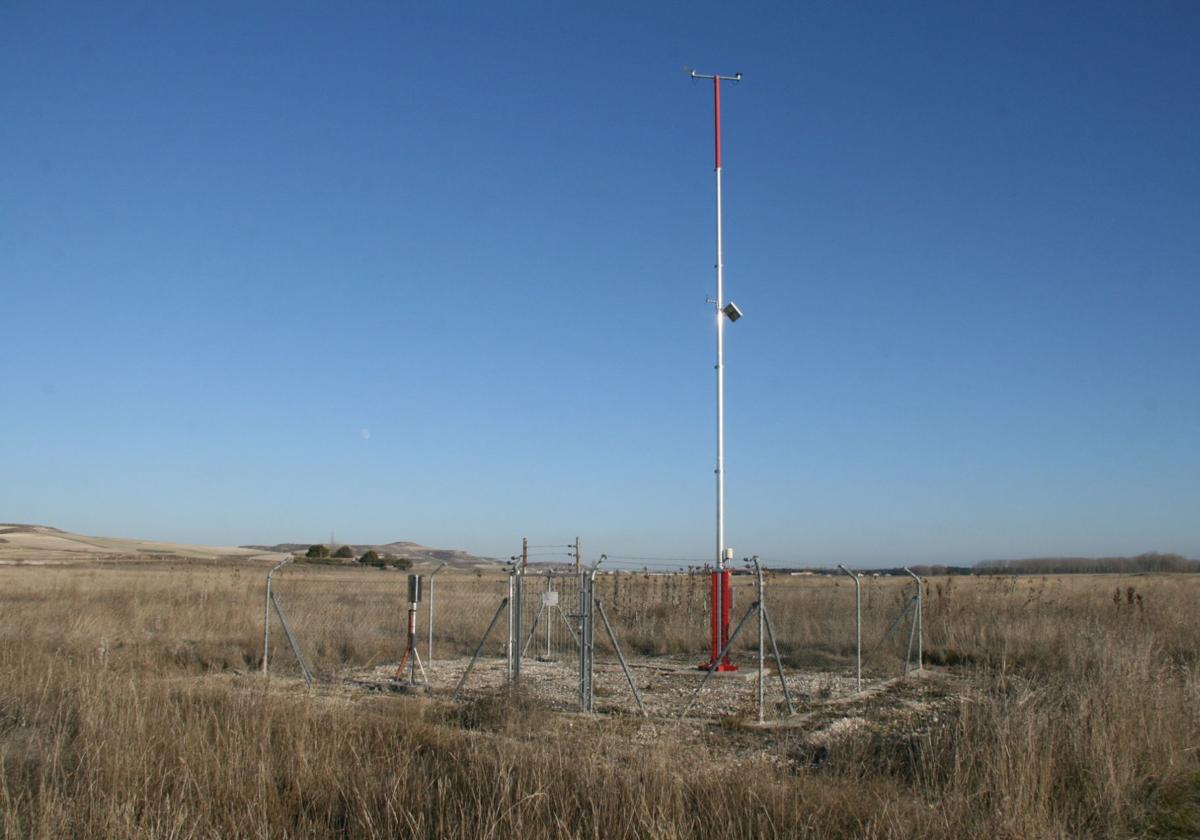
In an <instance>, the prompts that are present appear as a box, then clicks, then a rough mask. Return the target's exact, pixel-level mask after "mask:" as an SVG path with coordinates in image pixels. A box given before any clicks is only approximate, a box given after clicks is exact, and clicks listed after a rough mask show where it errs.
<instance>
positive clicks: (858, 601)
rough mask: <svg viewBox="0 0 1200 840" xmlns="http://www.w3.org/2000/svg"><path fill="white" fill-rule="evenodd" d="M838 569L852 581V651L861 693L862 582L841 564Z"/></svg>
mask: <svg viewBox="0 0 1200 840" xmlns="http://www.w3.org/2000/svg"><path fill="white" fill-rule="evenodd" d="M838 568H839V569H841V570H842V571H843V572H845V573H846V574H848V575H850V577H851V578H853V579H854V649H855V659H856V660H857V665H858V668H857V672H856V679H857V686H858V688H857V690H858V691H860V692H861V691H862V582H861V581H860V580H859V576H858V575H856V574H855V573H854V572H852V571H850V570H849V569H847V568H846V567H845V566H843V565H842V564H841V563H838Z"/></svg>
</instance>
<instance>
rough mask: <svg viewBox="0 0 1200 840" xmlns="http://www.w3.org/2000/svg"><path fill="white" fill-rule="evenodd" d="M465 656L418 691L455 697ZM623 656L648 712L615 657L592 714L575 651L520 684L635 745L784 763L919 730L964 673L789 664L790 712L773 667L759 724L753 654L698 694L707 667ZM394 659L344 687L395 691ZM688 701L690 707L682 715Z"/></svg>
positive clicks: (474, 675)
mask: <svg viewBox="0 0 1200 840" xmlns="http://www.w3.org/2000/svg"><path fill="white" fill-rule="evenodd" d="M468 661H469V660H468V659H467V658H465V657H464V658H461V659H445V660H443V659H439V660H437V661H436V662H435V663H434V664H433V667H432V668H427V670H426V676H427V677H428V685H429V689H428V691H427V692H421V693H420V694H419V695H418V696H420V697H423V698H427V699H428V700H429V701H432V702H442V703H445V702H449V701H451V699H452V697H453V695H454V691H455V688H456V686H457V685H458V683H459V681H460V680H461V678H462V676H463V673H464V671H465V670H466V668H467V664H468ZM629 664H630V670H631V673H632V674H633V677H634V683H635V684H636V685H637V688H638V691H639V693H640V694H641V698H642V702H643V705H644V706H645V709H646V715H645V716H642V715H641V714H640V713H639V712H638V707H637V704H636V702H635V701H634V699H633V695H632V692H631V691H630V688H629V684H628V682H627V680H626V678H625V675H624V672H623V671H622V669H621V667H620V665H619V663H617V662H597V663H596V666H595V674H594V678H593V679H594V685H595V713H594V714H591V715H584V714H582V713H581V712H580V710H579V694H578V666H577V663H576V662H575V661H573V660H568V661H560V662H539V661H536V660H530V659H527V660H524V661H523V662H522V666H521V674H522V677H521V684H522V689H523V692H524V696H525V698H526V700H527V702H532V703H533V704H535V705H536V706H537V707H540V708H542V709H548V710H552V713H559V714H561V716H562V717H561V719H560V722H561V723H562V725H567V726H571V725H576V724H573V723H572V721H575V722H577V723H578V722H580V721H582V724H581V725H584V726H595V727H599V728H601V729H606V730H608V731H609V732H611V733H614V734H615V733H617V732H620V733H621V735H622V736H623V739H624V738H627V739H628V740H627V742H626V743H627V744H628V745H629V746H631V747H633V748H636V747H637V745H639V744H641V745H643V746H648V745H661V744H662V743H664V742H665V741H664V739H666V741H670V742H675V743H680V744H682V743H691V744H693V746H703V748H704V749H705V750H706V751H709V752H712V753H719V754H722V755H726V756H729V757H733V758H735V759H737V760H762V761H767V762H770V763H772V764H779V765H783V766H796V765H806V764H812V763H819V762H820V761H822V760H823V757H824V756H825V755H827V754H828V752H829V750H830V748H832V747H833V746H835V744H836V743H837V742H838V741H839V740H841V739H844V738H847V737H852V736H857V737H862V736H871V735H877V736H880V737H882V738H884V739H906V738H911V737H914V736H918V735H919V734H920V732H922V731H924V730H926V729H927V728H928V727H930V726H932V725H934V724H936V723H937V722H938V720H939V719H943V720H944V718H945V716H948V715H953V714H955V713H956V709H957V708H958V704H959V703H960V702H961V697H962V695H963V694H964V693H965V689H966V686H965V683H964V682H963V681H962V680H961V679H960V678H958V677H956V676H955V675H954V674H953V673H951V672H949V671H946V670H924V671H921V672H917V673H913V674H910V675H909V676H908V677H907V678H901V677H893V678H889V679H882V678H879V677H872V678H867V677H866V676H864V679H863V690H862V692H858V691H856V690H855V680H854V678H853V676H846V675H845V674H844V673H833V672H829V671H821V670H807V671H796V672H789V673H788V674H787V686H788V691H789V693H790V694H791V698H792V703H793V707H794V714H788V710H787V706H786V704H785V702H784V699H783V693H782V690H781V686H780V682H779V677H778V673H777V672H776V671H775V670H774V669H769V670H767V671H766V672H765V674H764V676H765V680H766V682H765V687H764V718H765V722H764V723H763V724H761V725H760V724H758V722H757V717H758V716H757V702H756V701H757V670H756V669H755V668H754V663H753V662H751V663H748V669H747V670H742V671H738V672H736V673H733V674H721V675H713V677H712V679H710V680H708V682H707V683H706V684H705V685H704V687H703V691H701V692H700V693H699V694H697V693H696V692H697V688H699V687H700V684H701V682H702V680H703V677H704V672H702V671H700V670H698V669H697V668H696V663H695V662H693V661H692V660H691V659H689V658H684V657H653V658H645V659H637V658H635V659H633V660H631V661H630V663H629ZM395 667H396V666H395V664H391V665H381V666H378V667H375V668H371V669H364V670H362V671H359V672H356V673H354V674H352V675H348V676H347V677H346V679H345V680H344V682H343V683H342V688H343V689H344V690H347V691H349V692H351V693H360V692H386V693H392V692H393V691H396V690H397V687H398V686H399V685H400V684H402V682H403V681H396V680H395V679H394V675H395ZM744 667H745V666H744ZM505 670H506V669H505V662H504V660H500V659H488V660H480V661H479V662H477V663H476V666H475V668H474V669H473V670H472V672H471V674H470V676H469V677H468V679H467V681H466V683H465V684H464V686H463V688H462V689H461V690H460V691H459V694H458V696H457V698H456V703H458V704H469V703H472V702H481V701H482V702H486V701H487V700H488V698H494V697H497V696H499V695H500V694H501V692H502V690H503V688H504V686H505V685H506V681H505ZM418 678H419V672H418ZM693 698H694V699H693ZM689 701H691V706H690V708H688V711H687V713H686V715H681V712H683V710H684V709H685V707H688V704H689ZM555 716H556V717H557V715H555ZM714 733H715V734H717V737H715V738H714Z"/></svg>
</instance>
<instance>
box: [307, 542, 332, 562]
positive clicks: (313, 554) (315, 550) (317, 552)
mask: <svg viewBox="0 0 1200 840" xmlns="http://www.w3.org/2000/svg"><path fill="white" fill-rule="evenodd" d="M304 556H305V557H307V558H309V559H310V560H323V559H324V558H326V557H328V556H329V546H327V545H310V546H309V547H308V552H307V553H306V554H305V555H304Z"/></svg>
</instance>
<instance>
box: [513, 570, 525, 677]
mask: <svg viewBox="0 0 1200 840" xmlns="http://www.w3.org/2000/svg"><path fill="white" fill-rule="evenodd" d="M514 578H515V580H516V586H517V591H516V600H515V601H514V602H513V616H514V617H513V628H514V635H513V641H514V642H515V643H516V644H517V645H520V642H521V606H522V602H523V601H524V600H525V567H524V566H522V567H521V568H519V569H517V573H516V575H515V576H514ZM524 653H525V651H524V650H522V649H521V648H520V647H519V646H518V647H517V649H516V651H514V653H513V672H512V681H513V685H516V684H517V683H519V682H520V681H521V656H522V654H524Z"/></svg>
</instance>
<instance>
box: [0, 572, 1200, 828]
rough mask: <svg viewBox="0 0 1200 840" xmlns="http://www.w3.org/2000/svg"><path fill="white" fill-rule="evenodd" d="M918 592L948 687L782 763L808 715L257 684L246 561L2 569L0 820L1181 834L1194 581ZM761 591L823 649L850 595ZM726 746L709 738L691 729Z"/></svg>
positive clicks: (833, 648)
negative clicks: (718, 720)
mask: <svg viewBox="0 0 1200 840" xmlns="http://www.w3.org/2000/svg"><path fill="white" fill-rule="evenodd" d="M377 580H382V579H377ZM847 583H848V581H847ZM379 585H381V586H382V585H386V586H389V587H390V586H393V585H395V584H394V583H392V582H390V581H389V582H387V583H386V584H384V583H380V584H379ZM621 585H622V586H625V585H628V587H629V588H628V589H627V590H626V592H625V593H624V594H623V595H621V596H620V597H624V598H628V599H629V601H628V606H624V605H619V606H617V608H616V609H619V610H620V611H621V614H622V621H624V622H626V623H627V625H628V626H627V632H628V633H629V634H630V635H631V636H632V635H634V634H635V633H636V632H638V622H639V621H640V622H642V627H643V630H642V632H645V633H646V634H647V638H651V639H652V634H651V630H650V629H647V628H653V627H654V626H655V622H663V621H667V622H669V616H662V615H658V614H656V612H655V609H654V603H653V602H654V599H655V598H656V597H657V594H656V593H655V592H654V591H653V590H652V589H650V588H649V587H647V591H643V592H640V593H639V591H638V588H637V587H638V584H637V583H636V581H635V580H634V579H632V578H630V579H629V580H625V581H622V584H621ZM889 585H890V584H888V583H887V582H885V583H883V584H879V589H878V590H876V592H875V595H876V596H877V601H876V603H877V604H879V607H878V610H879V616H880V618H879V623H878V624H873V625H872V627H881V626H882V623H883V622H884V621H886V620H887V617H888V613H887V610H886V609H885V607H886V606H887V605H888V604H889V603H892V601H891V599H892V598H893V596H895V595H896V594H897V592H898V591H899V590H897V591H893V590H892V589H890V588H889ZM929 585H930V589H929V591H928V592H927V593H926V625H927V630H928V634H929V643H928V646H927V649H928V650H929V651H930V654H931V658H933V659H939V658H940V659H944V660H946V661H949V660H953V661H954V662H956V663H957V664H956V665H955V668H956V669H957V670H956V673H958V674H960V675H961V677H962V683H963V684H964V686H965V690H964V691H963V693H962V696H961V698H960V699H958V700H957V701H956V702H954V703H953V704H951V705H950V706H949V707H941V709H940V711H939V712H938V713H937V716H936V717H934V716H933V715H925V716H922V715H920V714H918V715H917V716H915V717H914V718H913V722H912V724H911V725H909V726H906V727H904V728H900V729H895V728H892V729H883V730H878V729H871V728H866V729H865V730H863V731H861V732H860V733H859V734H852V735H849V736H847V737H845V738H843V739H841V740H839V741H836V742H833V743H832V744H831V746H830V748H829V753H828V756H827V758H826V759H825V760H822V761H820V762H812V761H808V760H797V761H794V762H792V763H790V764H788V763H786V762H781V761H778V760H768V759H770V758H772V757H773V758H775V759H779V758H787V757H789V756H791V757H796V756H799V755H801V754H802V753H803V749H804V732H803V730H802V729H801V730H799V731H797V732H796V733H794V734H779V733H775V734H766V735H747V734H740V735H728V736H726V735H721V734H720V733H719V732H717V731H715V730H714V731H702V732H700V733H697V732H696V731H695V729H694V728H689V727H679V726H676V725H674V724H669V723H665V722H661V721H660V722H651V723H649V724H643V723H639V722H636V721H631V720H592V721H589V720H587V719H584V718H580V717H576V716H567V717H561V716H553V715H550V714H549V713H547V712H545V711H543V710H540V709H538V708H537V707H531V706H529V705H523V704H522V703H520V702H519V701H515V700H508V699H504V698H496V699H494V700H491V701H489V700H486V699H485V700H483V701H475V703H474V706H472V707H468V708H455V707H451V706H447V705H444V704H442V703H441V702H438V701H433V702H430V701H425V700H419V699H400V698H393V697H383V696H375V695H368V696H364V695H355V694H348V693H342V692H328V691H316V692H311V693H309V692H304V691H299V690H295V689H288V688H285V689H283V690H281V689H280V687H279V684H278V683H275V684H274V687H272V686H271V685H268V684H267V683H266V682H265V681H263V680H262V679H260V678H259V677H257V676H256V675H254V674H253V673H252V672H253V669H254V668H255V666H256V664H257V661H258V655H259V651H258V647H259V644H260V632H261V628H260V622H261V610H262V590H261V575H260V574H259V573H258V571H257V570H255V572H254V574H250V573H249V572H248V571H247V570H245V569H241V570H234V569H220V568H206V569H188V568H186V567H180V568H173V569H159V570H138V571H130V570H120V569H104V570H84V571H80V570H53V569H42V570H38V569H6V570H0V825H3V831H4V834H5V836H6V837H14V838H15V837H22V838H23V837H145V838H166V837H178V838H191V837H197V838H199V837H276V838H278V837H385V836H386V837H395V836H416V837H466V836H470V837H472V838H480V837H523V838H524V837H532V838H539V837H605V838H608V837H730V838H732V837H748V836H763V837H823V838H850V837H880V838H902V837H904V838H907V837H917V836H921V837H929V838H961V837H999V838H1018V837H1020V838H1026V837H1027V838H1068V837H1072V838H1073V837H1096V838H1115V837H1133V836H1159V837H1168V836H1178V837H1184V836H1195V832H1196V831H1197V829H1200V824H1198V823H1197V822H1196V819H1197V814H1198V813H1200V811H1198V810H1197V806H1196V802H1197V793H1198V791H1200V787H1198V786H1197V779H1198V778H1200V759H1198V758H1197V748H1198V747H1200V717H1198V712H1197V710H1198V709H1200V704H1198V703H1197V701H1198V700H1200V672H1198V670H1197V657H1196V651H1197V649H1198V646H1200V630H1198V629H1197V628H1196V624H1195V622H1194V620H1193V617H1194V615H1195V614H1196V606H1197V601H1198V600H1200V598H1198V596H1200V580H1196V579H1193V578H1190V577H1188V578H1185V577H1166V576H1162V577H1134V578H1120V579H1115V578H1111V577H1094V578H1069V579H1068V578H1047V579H1040V578H1034V579H1015V580H1008V579H999V580H993V579H985V580H967V579H958V580H954V581H953V582H949V581H948V580H945V579H942V580H938V581H930V584H929ZM938 585H941V586H942V587H943V588H942V591H941V592H940V594H939V593H938V591H937V589H936V587H937V586H938ZM785 586H786V587H787V588H788V589H790V591H788V589H785ZM1130 586H1132V587H1134V591H1133V593H1132V594H1130V593H1129V587H1130ZM773 587H774V591H775V597H776V598H777V599H778V603H779V605H777V606H776V607H774V609H775V610H776V616H777V622H778V623H780V624H781V625H784V626H785V627H786V628H787V629H786V631H785V630H784V629H782V628H781V636H782V635H784V633H785V632H786V633H787V634H788V638H789V640H790V641H789V644H791V645H793V646H794V647H795V648H796V649H800V648H802V647H803V646H805V645H809V646H812V647H813V648H815V649H825V650H826V651H827V652H828V653H829V654H830V655H841V654H842V653H844V649H845V645H846V632H845V631H844V629H843V628H842V625H841V623H842V622H843V621H844V614H845V602H846V598H847V593H848V592H852V590H851V589H850V588H849V587H847V586H846V584H845V583H844V584H842V585H841V586H839V587H835V586H833V584H832V582H831V581H829V580H823V579H819V580H812V579H806V580H796V579H789V580H787V581H786V582H782V581H775V582H774V584H773ZM1114 595H1115V596H1116V597H1115V598H1114ZM1139 595H1140V596H1141V599H1140V600H1139V599H1138V597H1137V596H1139ZM851 597H852V596H851ZM900 597H903V595H902V593H901V594H900ZM787 598H791V599H792V600H791V602H790V603H791V604H792V608H791V609H792V610H793V612H794V614H793V615H792V616H791V617H790V618H785V617H784V615H783V614H785V613H787V612H788V611H789V608H788V607H787V606H786V604H787V603H789V602H788V601H787V600H786V599H787ZM639 599H640V600H639ZM850 603H851V604H852V601H851V602H850ZM823 605H824V606H823ZM359 606H361V605H359ZM822 610H824V611H822ZM614 611H616V610H614ZM639 611H640V614H641V615H642V616H643V617H642V618H638V617H637V616H638V615H639ZM666 626H668V627H670V626H671V625H670V624H669V623H668V624H667V625H666ZM353 629H354V628H353V625H351V627H350V630H348V631H347V632H350V633H352V632H353ZM852 632H853V631H852V629H851V630H850V633H851V637H852ZM372 655H374V654H372ZM380 655H382V654H380ZM723 737H728V738H730V739H732V741H731V746H730V747H729V748H728V749H725V748H722V747H721V746H720V745H719V744H715V743H713V742H708V741H706V740H705V739H706V738H723Z"/></svg>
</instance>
